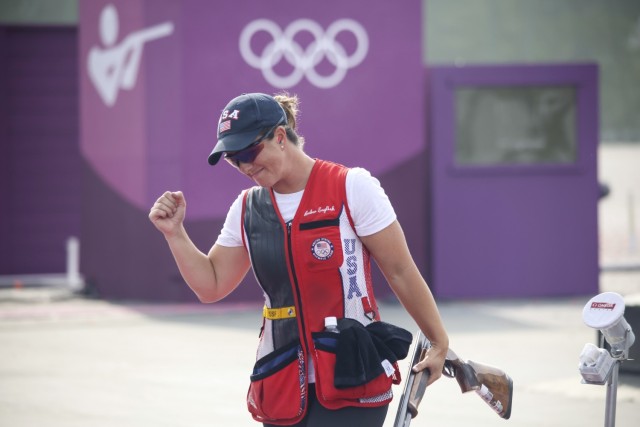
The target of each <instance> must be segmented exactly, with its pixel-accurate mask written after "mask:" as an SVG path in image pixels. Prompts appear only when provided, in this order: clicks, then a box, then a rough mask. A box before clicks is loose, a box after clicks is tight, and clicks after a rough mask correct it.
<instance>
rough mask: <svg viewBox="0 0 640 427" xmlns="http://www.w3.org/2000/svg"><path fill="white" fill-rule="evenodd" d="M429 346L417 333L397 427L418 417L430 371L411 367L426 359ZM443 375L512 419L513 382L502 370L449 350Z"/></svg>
mask: <svg viewBox="0 0 640 427" xmlns="http://www.w3.org/2000/svg"><path fill="white" fill-rule="evenodd" d="M430 346H431V343H430V342H429V340H428V339H427V338H426V337H425V336H424V335H423V334H422V333H421V332H420V331H418V333H417V335H416V343H415V345H414V347H413V351H412V353H411V354H412V355H413V357H412V360H411V364H410V366H409V373H408V375H407V380H406V381H405V386H404V390H403V392H402V397H401V399H400V405H399V406H398V412H397V413H396V419H395V422H394V424H393V426H394V427H409V424H410V423H411V420H412V419H413V418H415V417H416V416H417V415H418V405H419V404H420V401H421V400H422V396H423V395H424V392H425V390H426V388H427V381H428V380H429V372H428V371H426V370H425V371H421V372H418V373H416V372H413V370H412V369H411V368H412V367H413V366H414V365H415V364H416V363H418V362H419V361H420V360H421V359H422V358H423V357H424V354H425V353H426V352H427V350H428V349H429V347H430ZM442 373H443V374H444V375H445V376H447V377H449V378H455V379H456V381H457V382H458V385H459V386H460V390H461V391H462V392H463V393H467V392H469V391H472V390H473V391H475V392H476V393H477V394H478V395H479V396H480V397H481V398H482V400H484V401H485V402H486V403H487V404H488V405H489V406H490V407H491V408H492V409H493V410H494V411H495V412H496V413H497V414H498V415H499V416H500V417H501V418H504V419H505V420H508V419H509V417H510V416H511V404H512V400H513V380H512V379H511V377H510V376H509V375H507V374H506V373H505V372H504V371H502V370H501V369H498V368H495V367H493V366H489V365H485V364H482V363H478V362H472V361H471V360H469V361H467V362H465V361H464V360H462V359H461V358H460V357H458V355H457V354H456V353H455V352H454V351H453V350H451V349H449V351H448V352H447V358H446V360H445V362H444V368H443V371H442Z"/></svg>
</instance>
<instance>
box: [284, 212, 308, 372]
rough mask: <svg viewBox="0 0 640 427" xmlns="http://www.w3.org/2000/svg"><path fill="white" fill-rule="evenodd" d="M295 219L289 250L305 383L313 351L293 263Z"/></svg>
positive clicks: (289, 225)
mask: <svg viewBox="0 0 640 427" xmlns="http://www.w3.org/2000/svg"><path fill="white" fill-rule="evenodd" d="M292 222H293V221H289V222H287V246H288V247H287V250H288V252H289V265H290V266H291V275H292V276H293V287H294V288H295V291H296V299H297V300H298V307H297V308H296V310H297V313H296V314H297V316H298V317H299V319H300V328H301V331H300V333H301V335H302V342H303V344H304V353H305V367H304V369H305V373H304V374H305V383H306V382H307V380H308V378H307V374H308V372H309V366H308V363H309V358H310V357H311V353H310V352H309V343H308V341H307V329H306V327H305V324H304V313H303V311H302V298H301V296H300V286H299V285H298V277H297V276H296V269H295V266H294V265H293V251H292V249H291V223H292Z"/></svg>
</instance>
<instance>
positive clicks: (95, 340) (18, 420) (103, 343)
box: [0, 145, 640, 427]
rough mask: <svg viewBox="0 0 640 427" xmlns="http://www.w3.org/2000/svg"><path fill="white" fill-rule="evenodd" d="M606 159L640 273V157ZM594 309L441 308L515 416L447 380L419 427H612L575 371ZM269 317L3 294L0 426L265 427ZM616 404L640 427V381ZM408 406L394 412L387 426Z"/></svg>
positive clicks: (625, 378) (622, 244) (550, 304)
mask: <svg viewBox="0 0 640 427" xmlns="http://www.w3.org/2000/svg"><path fill="white" fill-rule="evenodd" d="M600 156H601V158H600V176H601V180H602V181H603V182H606V183H607V184H609V185H610V187H611V190H612V192H611V194H610V195H609V196H608V197H607V198H605V199H603V200H602V201H601V202H600V206H599V214H600V241H601V263H602V264H603V266H610V267H616V266H618V267H619V266H621V265H622V266H633V265H640V249H639V248H638V245H637V240H638V238H639V237H640V233H639V232H638V230H637V229H636V228H635V227H637V226H638V225H635V224H640V221H639V220H638V213H639V212H640V209H637V208H636V209H635V210H634V204H635V203H636V202H634V200H640V188H639V187H640V145H637V146H634V147H627V146H609V147H606V148H605V149H602V150H601V153H600ZM634 223H635V224H634ZM601 291H615V292H618V293H620V294H622V295H623V296H625V299H626V300H627V301H631V300H634V298H636V295H640V271H626V272H621V271H618V270H616V269H615V268H612V269H610V270H606V271H604V272H603V273H602V275H601ZM590 297H591V295H589V296H582V297H573V298H565V299H552V300H544V299H540V300H508V301H475V302H468V301H457V302H444V303H440V309H441V314H442V317H443V319H444V321H445V324H446V327H447V329H448V332H449V334H450V338H451V346H452V348H454V349H455V351H456V352H457V353H458V354H459V355H460V356H462V357H463V358H466V359H472V360H475V361H479V362H485V363H489V364H492V365H495V366H498V367H500V368H502V369H503V370H505V371H506V372H508V373H509V374H510V375H511V376H512V378H513V380H514V385H515V388H514V404H513V412H512V416H511V419H510V420H509V421H504V420H502V419H500V418H499V417H498V416H497V415H496V414H494V413H493V412H492V410H491V409H489V408H488V407H487V406H486V405H485V403H484V402H482V401H481V400H480V398H479V397H477V396H476V395H475V394H473V393H470V394H465V395H463V394H461V393H460V391H459V389H458V386H457V384H456V383H455V381H453V380H450V379H447V378H444V379H442V380H440V381H438V382H437V383H436V384H434V385H433V386H432V387H430V388H429V389H428V390H427V392H426V395H425V397H424V399H423V401H422V404H421V406H420V414H419V415H418V417H417V418H416V419H415V420H414V421H413V422H412V425H413V426H416V427H417V426H436V425H437V426H451V427H455V426H467V425H474V426H492V425H496V426H498V425H510V426H512V427H516V426H517V427H530V426H531V427H533V426H563V427H573V426H575V427H578V426H580V427H583V426H596V425H603V424H604V413H605V396H606V386H595V385H585V384H581V376H580V374H579V372H578V369H577V365H578V356H579V354H580V351H581V350H582V347H583V346H584V344H585V343H587V342H593V343H595V342H596V335H595V332H594V331H593V330H592V329H589V328H587V327H586V326H585V325H584V324H583V323H582V319H581V312H582V308H583V306H584V304H585V303H586V302H587V301H588V300H589V299H590ZM381 312H382V316H383V318H384V319H385V320H386V321H389V322H392V323H395V324H398V325H400V326H403V327H405V328H407V329H409V330H412V331H413V330H415V326H414V324H413V322H412V320H411V319H410V318H409V317H408V316H407V315H406V313H405V312H404V310H402V308H401V307H400V306H399V305H398V304H397V303H394V302H393V301H384V302H382V304H381ZM260 315H261V305H260V304H244V305H238V304H234V305H229V304H216V305H194V304H159V305H158V304H137V305H136V304H119V303H114V302H109V301H103V300H94V299H86V298H79V297H76V296H74V295H72V294H69V293H67V292H65V291H61V290H55V289H44V290H36V289H17V290H13V289H5V290H2V291H0V425H1V426H8V427H32V426H33V427H43V426H44V427H63V426H64V427H75V426H78V427H80V426H82V427H107V426H108V427H113V426H118V427H129V426H132V427H133V426H135V427H164V426H166V427H178V426H179V427H182V426H187V427H191V426H194V427H195V426H234V427H235V426H240V427H242V426H247V427H249V426H257V425H259V424H257V423H255V422H254V421H253V420H252V419H251V417H250V416H249V414H248V412H247V410H246V407H245V403H244V402H245V394H246V390H247V387H248V375H249V371H250V369H251V366H252V365H253V362H254V357H255V346H256V340H257V336H258V330H259V327H260ZM635 332H636V335H637V336H638V337H639V340H640V328H636V331H635ZM636 345H640V344H638V343H636ZM401 368H402V370H403V372H406V370H407V369H408V367H407V364H406V361H405V363H403V364H401ZM395 392H396V395H397V396H399V395H400V393H401V387H396V388H395ZM617 397H618V398H617V405H616V409H617V425H618V426H637V425H638V423H639V422H640V421H639V420H640V373H630V372H624V371H623V373H622V374H621V377H620V384H619V387H618V396H617ZM396 407H397V400H394V402H393V403H392V405H391V407H390V412H389V415H388V417H387V422H386V423H385V426H388V427H390V426H392V424H393V419H394V416H395V409H396ZM504 423H507V424H504Z"/></svg>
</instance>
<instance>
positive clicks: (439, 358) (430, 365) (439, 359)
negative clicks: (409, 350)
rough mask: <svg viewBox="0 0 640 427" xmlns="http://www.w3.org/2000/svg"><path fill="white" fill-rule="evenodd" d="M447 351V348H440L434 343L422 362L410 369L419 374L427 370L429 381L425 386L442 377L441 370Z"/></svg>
mask: <svg viewBox="0 0 640 427" xmlns="http://www.w3.org/2000/svg"><path fill="white" fill-rule="evenodd" d="M447 351H448V349H447V348H442V347H440V346H438V345H437V344H435V343H434V344H432V346H431V347H430V348H429V349H428V350H427V352H426V353H425V355H424V357H423V358H422V360H420V362H418V363H417V364H416V365H414V366H413V367H412V368H411V369H412V370H413V372H420V371H422V370H424V369H428V370H429V381H428V382H427V386H429V385H431V384H432V383H433V382H434V381H436V380H437V379H439V378H440V377H441V376H442V369H443V368H444V361H445V358H446V357H447Z"/></svg>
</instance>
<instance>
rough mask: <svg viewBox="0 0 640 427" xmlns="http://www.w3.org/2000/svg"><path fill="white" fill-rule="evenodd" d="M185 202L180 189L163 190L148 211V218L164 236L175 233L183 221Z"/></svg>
mask: <svg viewBox="0 0 640 427" xmlns="http://www.w3.org/2000/svg"><path fill="white" fill-rule="evenodd" d="M186 209H187V202H186V200H185V198H184V195H183V194H182V191H175V192H172V191H165V193H164V194H163V195H162V196H160V197H159V198H158V200H156V202H155V203H154V204H153V206H152V207H151V211H150V212H149V219H150V220H151V222H152V223H153V225H155V226H156V228H157V229H158V230H160V231H161V232H162V234H164V235H165V236H167V237H168V236H171V235H173V234H175V233H177V232H178V231H179V230H180V229H181V227H182V222H183V221H184V216H185V213H186Z"/></svg>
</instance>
